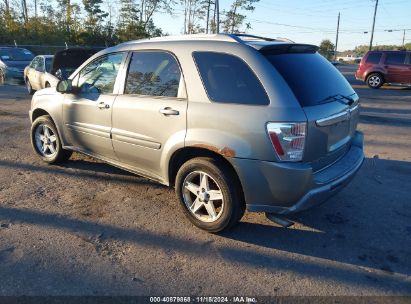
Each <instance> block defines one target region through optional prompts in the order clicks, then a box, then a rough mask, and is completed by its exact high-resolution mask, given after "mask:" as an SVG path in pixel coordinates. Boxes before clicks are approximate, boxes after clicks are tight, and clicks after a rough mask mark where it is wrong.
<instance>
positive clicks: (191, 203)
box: [181, 171, 224, 223]
mask: <svg viewBox="0 0 411 304" xmlns="http://www.w3.org/2000/svg"><path fill="white" fill-rule="evenodd" d="M181 190H182V191H181V192H182V194H183V199H184V203H185V205H186V207H187V209H188V210H189V211H190V212H191V213H192V214H193V215H194V216H195V217H196V218H197V219H199V220H200V221H202V222H207V223H210V222H215V221H216V220H218V219H219V218H220V216H221V215H222V213H223V210H224V197H223V193H222V191H221V188H220V186H219V185H218V184H217V182H216V181H215V180H214V179H213V178H212V177H211V176H210V175H208V174H207V173H205V172H203V171H193V172H191V173H189V174H188V175H187V176H186V178H185V179H184V182H183V183H182V189H181Z"/></svg>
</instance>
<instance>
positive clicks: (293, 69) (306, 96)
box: [264, 53, 355, 107]
mask: <svg viewBox="0 0 411 304" xmlns="http://www.w3.org/2000/svg"><path fill="white" fill-rule="evenodd" d="M264 55H265V56H266V58H267V59H268V60H269V61H270V62H271V64H272V65H273V66H274V67H275V68H276V69H277V71H278V72H279V73H280V74H281V76H283V78H284V80H285V81H286V82H287V84H288V86H289V87H290V88H291V90H292V91H293V93H294V95H295V96H296V97H297V99H298V101H299V102H300V105H301V106H303V107H305V106H315V105H318V104H322V103H326V102H331V101H332V99H331V98H330V97H331V96H335V95H343V96H350V95H352V94H354V93H355V92H354V90H353V89H352V88H351V86H350V84H349V83H348V81H347V80H346V79H345V78H344V76H343V75H342V74H341V73H340V72H339V71H338V70H337V69H336V68H335V67H334V66H333V65H332V64H331V63H330V62H329V61H328V60H327V59H325V58H324V57H323V56H321V55H320V54H318V53H283V54H270V53H264Z"/></svg>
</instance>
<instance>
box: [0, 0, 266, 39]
mask: <svg viewBox="0 0 411 304" xmlns="http://www.w3.org/2000/svg"><path fill="white" fill-rule="evenodd" d="M259 1H260V0H232V3H231V5H230V7H229V9H227V10H224V11H221V13H220V16H221V21H220V26H221V31H223V32H233V33H235V32H240V31H244V30H246V29H249V28H251V25H250V23H249V22H246V13H247V12H250V11H253V10H254V9H255V7H254V4H255V3H257V2H259ZM155 14H165V15H168V16H169V17H170V18H172V17H173V16H176V15H183V17H184V18H183V19H184V23H183V24H182V25H181V28H182V30H181V32H182V33H185V34H194V33H215V32H216V10H215V0H115V1H108V2H103V0H77V1H75V0H0V44H3V45H4V44H14V43H17V44H20V45H39V44H49V45H50V44H57V45H62V44H64V43H67V44H68V45H89V46H91V45H93V46H110V45H114V44H118V43H121V42H124V41H129V40H133V39H141V38H148V37H155V36H162V35H167V34H168V33H167V29H161V28H159V27H157V26H156V25H155V23H154V21H153V16H154V15H155Z"/></svg>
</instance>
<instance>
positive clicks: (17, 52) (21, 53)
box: [0, 48, 34, 61]
mask: <svg viewBox="0 0 411 304" xmlns="http://www.w3.org/2000/svg"><path fill="white" fill-rule="evenodd" d="M33 58H34V55H33V53H32V52H30V51H29V50H26V49H19V48H7V49H6V48H5V49H0V59H1V60H4V61H31V60H33Z"/></svg>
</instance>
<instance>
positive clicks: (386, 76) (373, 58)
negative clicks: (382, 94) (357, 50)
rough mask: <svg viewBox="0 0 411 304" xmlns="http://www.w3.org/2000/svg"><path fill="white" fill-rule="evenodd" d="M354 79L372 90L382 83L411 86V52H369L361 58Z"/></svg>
mask: <svg viewBox="0 0 411 304" xmlns="http://www.w3.org/2000/svg"><path fill="white" fill-rule="evenodd" d="M355 78H357V79H358V80H362V81H365V82H366V83H367V85H368V86H369V87H370V88H372V89H378V88H379V87H381V86H382V85H383V84H384V83H387V84H399V85H406V86H410V85H411V52H406V51H370V52H368V53H367V54H365V56H364V57H363V58H362V60H361V62H360V66H359V67H358V70H357V72H356V73H355Z"/></svg>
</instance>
